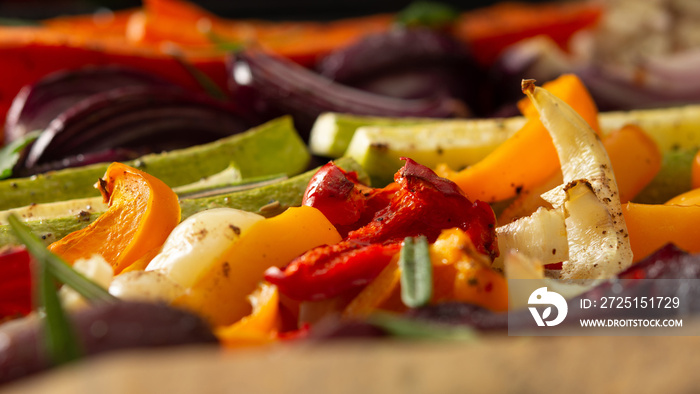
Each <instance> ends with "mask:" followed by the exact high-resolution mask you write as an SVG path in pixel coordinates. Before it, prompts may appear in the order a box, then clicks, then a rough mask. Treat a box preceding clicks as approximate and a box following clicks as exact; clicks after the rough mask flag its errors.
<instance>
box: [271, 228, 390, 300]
mask: <svg viewBox="0 0 700 394" xmlns="http://www.w3.org/2000/svg"><path fill="white" fill-rule="evenodd" d="M400 250H401V244H399V243H392V244H388V245H382V244H369V245H363V244H359V243H355V242H348V241H344V242H340V243H338V244H335V245H327V246H321V247H318V248H314V249H312V250H311V251H309V252H307V253H305V254H304V255H302V256H301V257H300V258H297V259H295V260H294V261H293V262H292V263H291V264H290V265H289V266H288V267H287V268H286V269H285V270H284V271H282V270H280V269H277V268H276V267H273V268H270V269H268V270H267V271H266V272H265V279H266V280H267V281H268V282H270V283H273V284H276V285H277V287H278V288H279V291H280V292H281V293H283V294H285V295H287V296H288V297H290V298H293V299H296V300H303V301H318V300H323V299H326V298H330V297H334V296H336V295H339V294H341V293H344V292H346V291H348V290H352V289H354V288H357V287H360V286H364V285H366V284H367V283H369V282H370V281H371V280H372V279H374V278H375V277H376V276H377V275H379V273H380V272H381V271H382V270H383V269H384V267H385V266H386V265H387V264H389V262H390V261H391V259H392V258H393V257H394V255H395V254H397V253H398V252H399V251H400Z"/></svg>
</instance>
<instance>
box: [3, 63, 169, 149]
mask: <svg viewBox="0 0 700 394" xmlns="http://www.w3.org/2000/svg"><path fill="white" fill-rule="evenodd" d="M127 86H161V87H162V86H176V85H173V84H171V83H168V82H166V81H165V80H163V79H161V78H159V77H157V76H156V75H154V74H147V73H145V72H142V71H139V70H138V69H132V68H127V67H121V66H106V67H86V68H82V69H80V70H70V71H66V70H63V71H58V72H56V73H52V74H49V75H47V76H45V77H44V78H42V79H40V80H39V81H37V82H36V83H34V84H32V85H27V86H25V87H23V88H22V90H20V91H19V93H18V94H17V96H15V98H14V100H13V101H12V107H10V110H9V111H8V112H7V119H6V120H5V142H12V141H14V140H16V139H18V138H20V137H22V136H24V135H26V134H27V133H29V132H32V131H36V130H44V129H46V127H47V126H48V125H49V123H51V121H52V120H54V119H55V118H56V117H58V115H60V114H61V113H62V112H63V111H65V110H67V109H68V108H70V107H72V106H74V105H75V104H77V103H78V102H80V101H82V100H83V99H86V98H88V97H90V96H92V95H93V94H96V93H100V92H104V91H108V90H112V89H115V88H124V87H127Z"/></svg>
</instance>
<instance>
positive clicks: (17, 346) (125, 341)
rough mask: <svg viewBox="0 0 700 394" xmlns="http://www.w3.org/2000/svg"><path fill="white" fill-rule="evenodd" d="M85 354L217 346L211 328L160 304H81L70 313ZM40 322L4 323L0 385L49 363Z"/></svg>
mask: <svg viewBox="0 0 700 394" xmlns="http://www.w3.org/2000/svg"><path fill="white" fill-rule="evenodd" d="M70 320H71V322H72V324H73V327H74V329H75V331H76V335H77V336H78V341H79V343H80V344H81V346H82V350H83V351H84V354H85V356H93V355H98V354H104V353H111V352H117V351H123V350H126V349H144V348H163V347H169V346H187V345H195V344H196V345H200V346H201V345H208V346H216V345H217V339H216V337H215V336H214V334H213V333H212V331H211V328H210V327H209V326H208V325H207V324H206V322H204V321H203V320H202V319H200V318H199V317H197V316H195V315H193V314H191V313H189V312H186V311H183V310H179V309H175V308H172V307H169V306H167V305H164V304H148V303H141V302H127V301H123V302H117V303H115V304H100V305H97V306H94V307H90V308H86V309H81V310H79V311H77V312H75V313H73V314H71V316H70ZM43 335H44V334H43V321H42V320H40V319H38V318H25V319H23V320H16V321H13V322H9V323H6V324H4V325H3V327H2V328H1V329H0V336H2V337H3V347H2V348H0V384H5V383H8V382H10V381H15V380H18V379H21V378H24V377H26V376H29V375H33V374H36V373H39V372H41V371H44V370H47V369H49V368H50V367H51V363H50V361H49V357H48V354H47V351H46V349H45V348H44V347H43V346H44V341H43Z"/></svg>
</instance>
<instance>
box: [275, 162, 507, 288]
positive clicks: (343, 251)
mask: <svg viewBox="0 0 700 394" xmlns="http://www.w3.org/2000/svg"><path fill="white" fill-rule="evenodd" d="M404 160H406V164H405V165H404V167H402V168H401V170H399V172H397V173H396V175H395V177H394V179H395V181H396V182H395V183H394V184H391V185H389V186H387V187H386V188H384V189H371V188H368V187H367V186H364V185H361V184H360V183H359V182H358V181H357V176H356V175H355V174H353V173H345V172H344V171H342V170H341V169H339V168H337V167H335V165H333V164H328V165H326V166H324V167H322V168H321V170H319V172H318V173H317V174H316V176H314V178H313V179H312V181H311V182H310V183H309V187H308V188H307V191H306V193H305V195H304V204H306V205H311V206H314V207H316V208H318V209H320V210H321V211H322V212H323V213H324V214H325V215H326V216H327V217H328V218H329V219H330V220H331V222H332V223H333V224H334V225H336V226H337V227H340V228H343V229H344V230H345V231H347V230H348V229H351V228H354V229H352V231H349V232H348V233H347V236H346V237H345V239H344V240H343V241H341V242H340V243H338V244H336V245H330V246H321V247H318V248H314V249H312V250H310V251H308V252H307V253H305V254H303V255H301V256H300V257H298V258H296V259H295V260H294V261H292V262H291V263H290V264H289V265H287V267H285V269H284V270H283V271H282V270H279V269H278V268H271V269H269V270H268V271H267V272H266V273H265V279H266V280H268V281H269V282H271V283H273V284H275V285H277V286H278V287H279V290H280V292H281V293H283V294H285V295H287V296H289V297H291V298H294V299H298V300H319V299H324V298H330V297H333V296H336V295H339V294H341V293H343V292H345V291H348V290H351V289H353V288H357V287H359V286H363V285H365V284H367V283H368V282H369V281H371V280H372V279H374V278H375V277H376V276H377V275H378V274H379V272H381V270H382V269H384V267H385V266H386V265H387V264H388V263H389V261H391V258H392V257H393V256H394V255H395V254H396V253H398V252H399V250H400V245H401V242H402V241H403V239H404V238H406V237H409V236H418V235H425V236H426V237H427V238H428V240H429V241H430V242H433V241H434V240H435V239H436V238H437V236H438V235H439V234H440V231H442V230H443V229H447V228H453V227H459V228H460V229H462V230H464V231H465V232H466V233H467V234H468V235H469V237H470V239H471V240H472V242H473V243H474V245H475V246H476V247H477V249H478V250H479V251H480V252H482V253H484V254H486V255H489V256H491V257H495V256H496V255H497V254H498V247H497V245H496V236H495V222H496V218H495V215H494V213H493V210H492V209H491V207H490V206H489V205H488V204H487V203H484V202H481V201H477V202H475V203H471V202H470V201H469V200H468V199H467V198H466V196H465V195H464V194H463V193H462V191H461V190H460V189H459V187H457V185H455V184H454V183H453V182H451V181H449V180H447V179H444V178H440V177H438V176H437V175H436V174H435V173H434V172H433V171H432V170H430V169H429V168H427V167H425V166H422V165H420V164H418V163H416V162H414V161H413V160H411V159H404Z"/></svg>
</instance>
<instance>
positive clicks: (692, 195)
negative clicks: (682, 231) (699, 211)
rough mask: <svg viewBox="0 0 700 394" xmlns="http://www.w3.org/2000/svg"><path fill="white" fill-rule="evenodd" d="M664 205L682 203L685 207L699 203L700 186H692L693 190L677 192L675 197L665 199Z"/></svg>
mask: <svg viewBox="0 0 700 394" xmlns="http://www.w3.org/2000/svg"><path fill="white" fill-rule="evenodd" d="M665 205H682V206H685V207H687V206H692V205H700V188H694V189H693V190H690V191H687V192H685V193H683V194H679V195H677V196H676V197H673V198H672V199H670V200H668V201H666V204H665Z"/></svg>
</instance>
